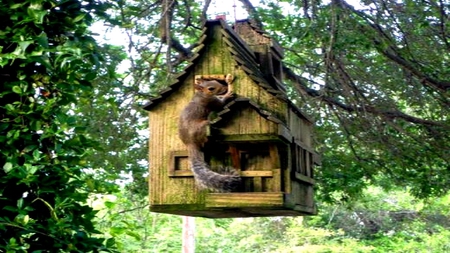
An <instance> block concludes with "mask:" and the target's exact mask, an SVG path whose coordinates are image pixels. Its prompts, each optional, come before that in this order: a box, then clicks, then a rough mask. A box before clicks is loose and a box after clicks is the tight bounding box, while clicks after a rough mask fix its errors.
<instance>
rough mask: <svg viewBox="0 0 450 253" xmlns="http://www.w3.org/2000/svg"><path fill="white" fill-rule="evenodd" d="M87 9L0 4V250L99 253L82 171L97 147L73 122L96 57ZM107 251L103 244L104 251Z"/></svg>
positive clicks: (97, 6) (87, 4) (91, 6)
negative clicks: (87, 158)
mask: <svg viewBox="0 0 450 253" xmlns="http://www.w3.org/2000/svg"><path fill="white" fill-rule="evenodd" d="M102 8H104V6H103V4H101V3H98V2H95V1H84V2H83V3H81V1H80V2H79V1H2V2H1V4H0V15H1V16H2V22H1V24H0V49H1V54H0V76H1V79H2V82H1V84H0V85H1V89H0V90H1V93H0V119H1V120H0V146H1V147H2V149H1V151H0V165H1V167H2V169H1V170H0V206H1V209H0V251H1V252H60V251H64V252H92V251H95V252H99V251H109V250H108V249H107V248H106V247H107V246H108V247H110V246H112V243H111V242H112V241H111V240H109V241H105V239H104V238H100V237H96V236H95V234H97V233H98V231H97V230H96V229H95V228H94V224H93V222H92V220H93V218H94V217H95V213H96V212H95V211H93V209H92V208H91V207H89V206H88V205H87V203H86V200H87V198H88V195H89V193H90V192H91V191H95V190H97V187H91V188H89V186H88V184H87V183H88V182H87V181H88V178H87V177H86V176H85V173H84V171H83V169H84V168H89V164H88V163H86V160H85V158H86V155H87V154H88V153H89V152H92V150H93V148H96V147H97V145H98V144H97V143H95V142H94V141H92V140H91V139H89V138H88V136H86V133H85V131H84V129H85V128H84V125H83V124H81V122H80V121H79V119H78V118H77V117H75V116H74V110H76V109H74V108H76V105H77V104H78V103H80V102H82V101H83V99H88V98H89V97H90V96H91V91H92V86H91V81H92V80H93V79H95V77H96V76H97V66H98V65H99V60H100V57H99V55H98V54H97V46H96V42H95V40H94V39H93V38H92V37H91V36H90V35H89V34H88V33H87V30H86V28H87V27H88V26H89V25H90V24H91V22H92V21H93V17H94V14H96V15H102ZM105 243H106V244H105Z"/></svg>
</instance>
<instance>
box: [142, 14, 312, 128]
mask: <svg viewBox="0 0 450 253" xmlns="http://www.w3.org/2000/svg"><path fill="white" fill-rule="evenodd" d="M245 25H248V26H246V27H250V30H252V31H253V32H254V33H257V34H260V35H261V36H263V37H262V39H260V40H265V41H264V42H261V41H260V42H259V43H266V44H267V45H269V46H270V47H271V49H272V51H274V52H276V53H277V54H278V55H279V56H281V57H282V55H283V50H282V49H281V47H280V46H279V44H278V43H277V42H276V41H275V40H273V39H272V38H271V37H270V36H268V35H267V34H266V33H265V32H264V31H262V30H260V29H258V28H256V27H255V26H253V25H251V22H249V21H248V20H240V21H237V22H236V25H235V28H236V29H240V28H239V27H241V28H242V27H244V26H245ZM217 26H219V27H220V29H221V33H220V34H221V35H222V36H223V37H222V40H223V41H224V43H225V45H226V49H227V50H228V51H229V52H230V54H231V56H232V58H233V59H234V61H235V62H236V65H238V66H239V67H240V68H241V69H242V70H243V71H244V72H245V73H246V74H247V75H248V77H249V78H251V79H252V80H253V81H254V83H255V84H257V85H259V86H260V87H262V88H263V89H265V90H266V91H267V92H269V93H270V94H272V95H273V96H276V97H278V98H280V99H281V100H283V101H285V102H286V103H288V104H289V106H290V107H291V108H293V109H294V111H295V112H296V113H297V114H299V115H300V116H302V117H303V118H305V119H307V120H308V121H310V122H311V119H310V118H309V117H308V116H307V115H305V114H304V113H303V112H301V111H300V109H299V108H298V107H297V106H295V105H294V104H293V103H292V102H291V101H290V100H289V99H288V98H287V95H286V91H285V88H284V85H283V84H282V83H280V82H279V81H275V80H274V78H270V77H268V76H267V75H264V73H263V72H262V71H261V69H260V66H259V64H258V62H257V58H256V56H255V53H254V52H253V50H252V49H251V48H250V46H249V45H248V44H247V43H246V42H245V41H244V40H243V39H242V38H241V37H240V36H239V35H238V34H237V33H236V32H235V31H234V30H233V28H231V27H230V26H229V25H228V24H227V23H226V22H225V21H223V20H222V19H217V20H209V21H207V22H205V24H204V26H203V30H202V35H201V36H200V39H199V41H198V47H197V50H196V51H195V53H194V55H193V56H192V57H191V58H190V59H189V60H188V65H187V66H186V67H185V68H184V70H183V71H181V72H180V73H179V74H177V75H176V76H175V77H174V81H173V82H172V83H170V84H169V85H168V86H167V87H166V88H165V89H163V90H162V91H160V92H159V94H158V95H157V96H155V97H153V98H151V99H150V101H149V102H148V103H147V104H146V105H144V107H143V108H144V109H145V110H151V109H152V108H153V107H154V106H155V105H157V104H158V103H159V102H160V101H163V100H164V99H165V98H166V97H168V96H169V95H170V94H172V93H173V92H174V91H176V90H177V89H178V88H179V87H180V86H181V85H182V84H183V81H184V80H185V79H186V78H187V77H188V76H189V74H190V73H191V72H193V71H194V67H195V65H196V64H197V63H198V60H199V58H200V56H201V55H202V54H203V53H204V52H205V51H206V48H207V44H208V43H210V42H211V41H212V40H211V38H208V36H214V34H216V33H212V32H209V30H210V29H214V28H215V27H217ZM268 78H269V79H268Z"/></svg>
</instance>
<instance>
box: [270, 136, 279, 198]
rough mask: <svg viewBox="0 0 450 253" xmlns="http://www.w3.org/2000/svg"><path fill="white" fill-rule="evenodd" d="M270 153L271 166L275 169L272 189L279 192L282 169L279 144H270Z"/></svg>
mask: <svg viewBox="0 0 450 253" xmlns="http://www.w3.org/2000/svg"><path fill="white" fill-rule="evenodd" d="M269 154H270V166H271V168H272V171H273V179H272V189H271V190H272V191H273V192H279V191H281V170H280V166H281V162H280V155H279V153H278V147H277V144H271V145H270V146H269Z"/></svg>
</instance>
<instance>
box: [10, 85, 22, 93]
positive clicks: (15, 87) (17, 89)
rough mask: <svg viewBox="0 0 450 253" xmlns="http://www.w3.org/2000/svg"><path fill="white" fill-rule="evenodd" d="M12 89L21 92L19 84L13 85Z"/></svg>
mask: <svg viewBox="0 0 450 253" xmlns="http://www.w3.org/2000/svg"><path fill="white" fill-rule="evenodd" d="M12 90H13V91H14V92H15V93H17V94H22V89H21V88H20V87H19V86H13V87H12Z"/></svg>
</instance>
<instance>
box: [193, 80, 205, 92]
mask: <svg viewBox="0 0 450 253" xmlns="http://www.w3.org/2000/svg"><path fill="white" fill-rule="evenodd" d="M194 89H195V90H198V91H203V87H202V86H201V85H200V83H197V82H195V84H194Z"/></svg>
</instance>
